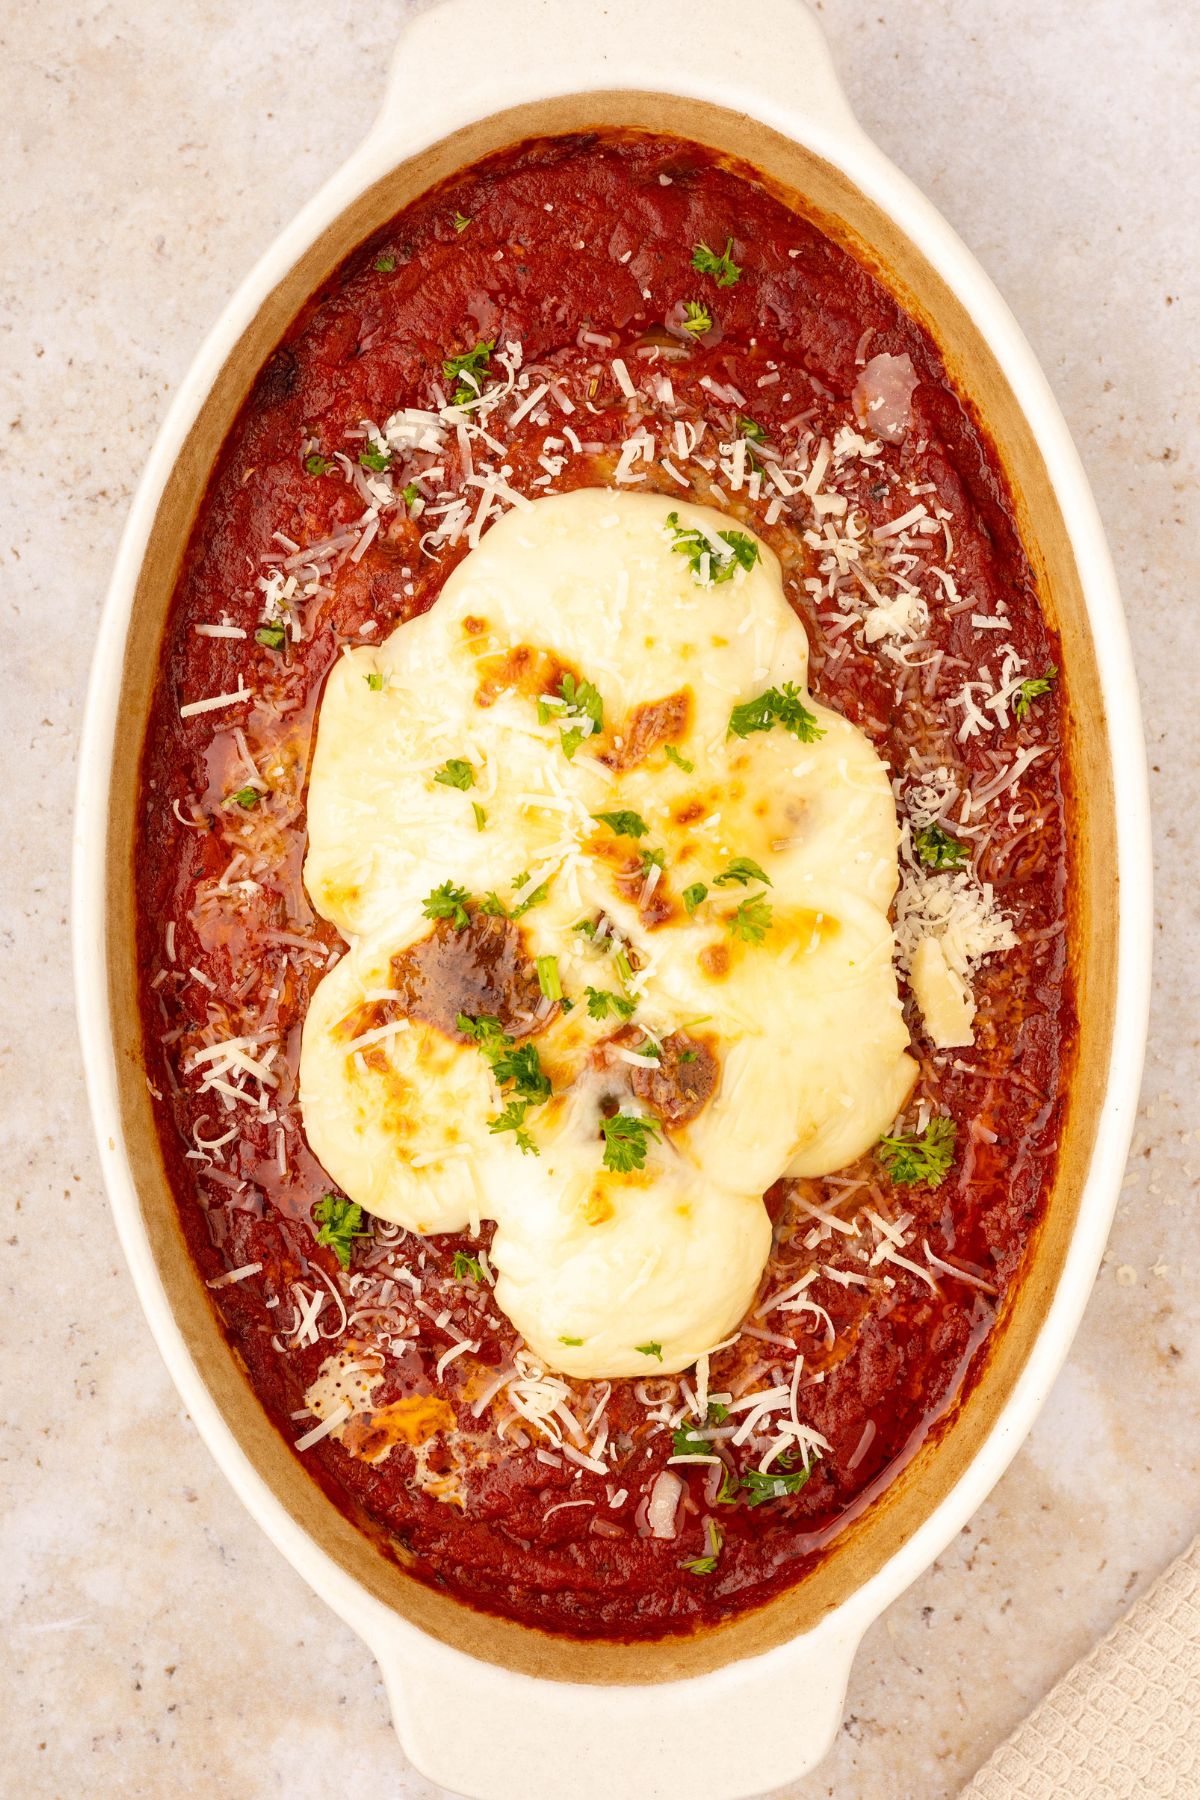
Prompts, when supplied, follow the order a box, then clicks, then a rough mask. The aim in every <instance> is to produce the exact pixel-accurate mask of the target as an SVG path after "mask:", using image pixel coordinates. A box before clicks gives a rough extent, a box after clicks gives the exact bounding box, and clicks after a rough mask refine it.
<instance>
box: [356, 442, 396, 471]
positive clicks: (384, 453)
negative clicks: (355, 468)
mask: <svg viewBox="0 0 1200 1800" xmlns="http://www.w3.org/2000/svg"><path fill="white" fill-rule="evenodd" d="M358 460H359V462H360V463H361V464H362V466H363V468H364V469H370V470H371V471H372V472H373V473H374V474H376V475H382V474H383V471H384V470H385V469H386V468H387V467H388V465H389V463H390V462H391V460H392V453H391V451H390V450H389V449H388V448H387V446H386V445H385V446H384V448H383V449H382V450H360V451H359V453H358Z"/></svg>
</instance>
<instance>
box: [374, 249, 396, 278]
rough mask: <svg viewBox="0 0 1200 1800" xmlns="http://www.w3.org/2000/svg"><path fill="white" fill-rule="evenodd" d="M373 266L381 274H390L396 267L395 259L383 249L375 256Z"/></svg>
mask: <svg viewBox="0 0 1200 1800" xmlns="http://www.w3.org/2000/svg"><path fill="white" fill-rule="evenodd" d="M375 267H376V268H377V269H378V270H379V273H380V274H381V275H390V274H392V272H393V270H394V269H395V267H396V259H395V257H394V256H389V254H388V252H387V251H386V250H384V251H382V252H381V253H380V255H378V256H377V257H376V258H375Z"/></svg>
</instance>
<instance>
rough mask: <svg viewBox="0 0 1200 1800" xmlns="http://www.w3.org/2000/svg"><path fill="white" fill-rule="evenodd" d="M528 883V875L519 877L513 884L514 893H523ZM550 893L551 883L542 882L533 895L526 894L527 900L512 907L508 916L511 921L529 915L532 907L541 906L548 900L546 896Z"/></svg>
mask: <svg viewBox="0 0 1200 1800" xmlns="http://www.w3.org/2000/svg"><path fill="white" fill-rule="evenodd" d="M528 881H529V877H528V875H518V876H517V879H516V880H515V881H514V882H513V884H512V885H513V892H514V893H521V892H523V891H524V889H525V887H526V886H527V884H528ZM549 892H550V883H549V882H548V881H543V882H541V883H540V885H539V886H538V887H535V888H534V890H533V892H532V893H531V894H526V895H525V898H524V899H523V900H521V901H519V902H518V904H517V905H516V906H512V907H510V908H509V910H508V915H507V916H508V917H509V918H510V919H519V918H521V917H522V916H523V915H524V914H525V913H527V912H528V911H529V909H530V907H531V906H540V905H541V903H542V901H543V900H544V899H545V898H546V895H547V894H548V893H549Z"/></svg>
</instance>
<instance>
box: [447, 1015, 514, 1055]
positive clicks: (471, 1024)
mask: <svg viewBox="0 0 1200 1800" xmlns="http://www.w3.org/2000/svg"><path fill="white" fill-rule="evenodd" d="M454 1023H455V1026H456V1027H457V1029H458V1030H459V1031H461V1033H462V1035H463V1036H464V1037H465V1038H471V1039H472V1041H473V1042H474V1043H476V1044H478V1045H479V1048H480V1049H481V1050H482V1051H483V1053H484V1055H485V1056H488V1055H490V1054H491V1052H492V1051H496V1052H497V1053H498V1052H499V1051H500V1050H501V1049H502V1048H503V1047H504V1046H505V1045H506V1044H510V1043H511V1042H512V1039H511V1038H509V1037H506V1036H505V1034H504V1032H503V1031H502V1030H501V1028H500V1021H499V1019H497V1018H494V1017H493V1015H492V1014H491V1013H480V1014H479V1015H478V1017H477V1018H472V1017H471V1014H470V1013H457V1014H456V1015H455V1019H454Z"/></svg>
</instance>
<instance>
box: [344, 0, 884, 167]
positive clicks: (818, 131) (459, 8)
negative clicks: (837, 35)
mask: <svg viewBox="0 0 1200 1800" xmlns="http://www.w3.org/2000/svg"><path fill="white" fill-rule="evenodd" d="M651 12H652V14H653V24H652V27H651V25H650V14H651ZM501 20H502V21H503V29H497V27H498V25H499V23H500V21H501ZM480 44H486V45H487V54H486V56H477V55H474V54H471V53H469V52H468V53H467V54H465V55H456V46H457V47H459V48H461V47H462V46H464V45H465V46H468V47H470V46H478V45H480ZM606 89H621V90H625V91H629V90H634V91H645V92H647V93H654V92H659V93H673V94H687V95H691V96H693V97H695V98H697V99H702V100H712V101H715V102H716V103H718V104H720V105H723V106H726V107H731V108H733V109H734V110H738V111H744V112H748V113H750V114H752V115H753V116H755V117H757V118H760V119H762V120H763V121H764V122H765V123H766V124H768V125H774V126H775V127H776V128H777V129H779V130H782V131H785V132H787V133H789V134H790V135H793V136H795V135H796V133H797V131H798V130H802V131H803V135H804V136H806V137H807V138H809V139H810V141H812V142H814V144H815V143H816V142H818V141H819V140H824V141H826V142H827V143H828V142H829V141H831V140H840V141H842V142H844V141H845V140H846V139H847V138H849V137H851V136H852V137H854V138H856V139H860V138H861V135H862V134H861V131H860V128H859V126H858V124H857V122H856V120H855V118H854V115H853V113H852V112H851V110H850V106H849V103H848V102H847V100H846V97H845V95H844V93H843V92H842V88H841V85H840V83H839V81H838V78H837V74H836V72H835V70H834V66H833V59H832V57H831V56H830V54H829V46H828V44H827V43H826V41H825V34H824V32H823V31H822V29H821V26H820V25H819V24H818V22H817V18H816V15H815V14H814V13H813V12H812V11H811V9H810V8H809V6H808V5H807V4H806V3H805V0H755V4H754V7H753V19H752V21H749V20H748V19H747V17H746V14H745V12H744V11H739V9H738V8H736V7H731V6H730V5H729V0H654V5H653V7H652V8H651V9H648V8H647V6H646V0H605V4H604V5H602V6H589V7H586V8H582V9H581V8H580V7H579V5H578V0H503V4H502V5H501V3H500V0H438V4H436V5H432V6H426V7H424V8H423V9H422V11H420V12H418V13H416V14H415V15H414V16H412V17H411V18H410V19H409V20H408V21H407V23H406V24H405V26H404V28H403V31H402V33H401V36H400V39H399V42H398V44H397V48H396V52H395V55H394V58H393V61H392V67H391V72H390V75H389V78H388V84H387V89H386V92H385V95H384V100H383V105H382V107H381V108H380V111H379V115H378V117H377V119H376V121H375V124H374V127H373V128H372V131H371V134H370V138H369V139H368V142H369V144H370V145H371V148H372V151H373V152H374V153H375V154H376V155H377V156H378V155H379V154H380V153H381V152H382V153H383V154H384V155H385V156H386V155H388V154H389V153H390V156H391V160H393V161H396V160H399V158H400V157H402V156H404V155H406V154H408V153H409V152H410V150H412V149H413V148H414V147H415V146H416V145H417V144H420V143H430V142H434V141H436V140H437V139H439V138H442V137H444V136H446V135H447V132H448V130H451V129H453V128H454V127H456V126H461V125H463V124H465V123H467V122H469V121H471V120H474V119H480V118H485V117H486V116H487V115H488V114H490V113H494V112H500V111H502V110H504V109H505V108H507V107H510V106H519V105H522V104H525V103H527V102H530V101H537V100H545V99H548V98H549V97H551V96H553V95H559V94H578V93H594V92H597V91H602V90H606Z"/></svg>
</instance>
